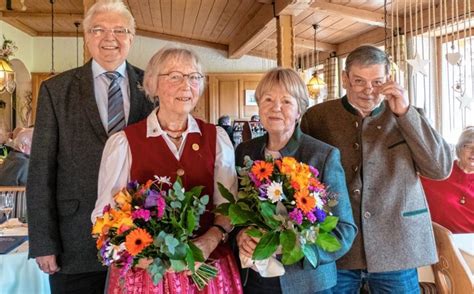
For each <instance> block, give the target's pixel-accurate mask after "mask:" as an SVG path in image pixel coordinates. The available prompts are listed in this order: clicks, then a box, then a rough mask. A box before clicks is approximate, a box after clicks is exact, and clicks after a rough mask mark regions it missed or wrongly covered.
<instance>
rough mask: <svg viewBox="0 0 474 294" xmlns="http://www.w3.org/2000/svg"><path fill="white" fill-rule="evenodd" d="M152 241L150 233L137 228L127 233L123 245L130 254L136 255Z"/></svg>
mask: <svg viewBox="0 0 474 294" xmlns="http://www.w3.org/2000/svg"><path fill="white" fill-rule="evenodd" d="M152 242H153V238H152V237H151V236H150V234H149V233H148V232H147V231H146V230H144V229H141V228H138V229H136V230H133V231H132V232H131V233H130V234H128V235H127V237H126V238H125V247H126V248H127V251H128V252H129V253H130V254H131V255H133V256H136V255H137V254H139V253H140V252H142V250H143V249H145V248H146V247H147V246H148V245H150V244H151V243H152Z"/></svg>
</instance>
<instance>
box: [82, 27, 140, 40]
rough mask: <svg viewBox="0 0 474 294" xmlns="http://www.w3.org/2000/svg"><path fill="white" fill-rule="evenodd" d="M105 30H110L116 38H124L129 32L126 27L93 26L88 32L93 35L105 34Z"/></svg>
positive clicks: (100, 35)
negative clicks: (105, 27)
mask: <svg viewBox="0 0 474 294" xmlns="http://www.w3.org/2000/svg"><path fill="white" fill-rule="evenodd" d="M107 32H111V33H112V34H113V35H114V36H115V37H117V38H124V37H126V36H127V35H128V34H130V33H131V31H130V30H129V29H126V28H113V29H104V28H101V27H94V28H92V29H90V30H89V33H91V34H92V35H94V37H102V36H105V34H107Z"/></svg>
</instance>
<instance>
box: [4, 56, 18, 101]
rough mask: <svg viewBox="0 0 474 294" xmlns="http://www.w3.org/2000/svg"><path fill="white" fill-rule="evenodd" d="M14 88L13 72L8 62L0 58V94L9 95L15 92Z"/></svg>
mask: <svg viewBox="0 0 474 294" xmlns="http://www.w3.org/2000/svg"><path fill="white" fill-rule="evenodd" d="M15 88H16V84H15V72H14V71H13V69H12V67H11V65H10V62H8V60H7V59H6V58H4V57H1V56H0V94H3V93H5V91H6V92H8V93H10V94H11V93H13V91H15Z"/></svg>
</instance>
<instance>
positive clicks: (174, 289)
mask: <svg viewBox="0 0 474 294" xmlns="http://www.w3.org/2000/svg"><path fill="white" fill-rule="evenodd" d="M219 247H220V248H219V249H220V250H219V251H220V254H219V257H218V258H217V259H216V260H215V261H213V262H212V265H213V266H215V267H216V268H217V269H218V270H219V271H218V273H217V277H215V278H214V279H212V280H210V281H209V284H207V286H206V287H205V288H204V289H203V290H202V291H199V290H198V288H197V287H196V286H195V285H194V283H193V281H192V279H191V277H190V276H187V275H186V274H185V273H183V272H181V273H166V274H165V275H164V277H163V280H161V282H160V283H158V284H157V285H153V281H152V279H151V278H150V276H149V275H148V272H147V271H146V270H143V269H133V270H129V271H128V272H127V273H126V275H125V277H124V278H121V277H120V269H119V268H117V267H114V266H111V267H110V269H109V280H108V287H107V293H111V294H178V293H182V294H194V293H206V294H241V293H243V292H242V283H241V281H240V274H239V269H238V268H237V265H236V263H235V259H234V256H233V255H232V252H231V250H230V248H229V247H228V246H225V247H224V246H219Z"/></svg>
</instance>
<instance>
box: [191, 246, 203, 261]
mask: <svg viewBox="0 0 474 294" xmlns="http://www.w3.org/2000/svg"><path fill="white" fill-rule="evenodd" d="M188 245H189V248H190V249H191V251H192V253H193V258H194V260H195V261H200V262H204V256H203V255H202V251H201V249H199V247H197V246H196V245H194V243H193V242H188Z"/></svg>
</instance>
